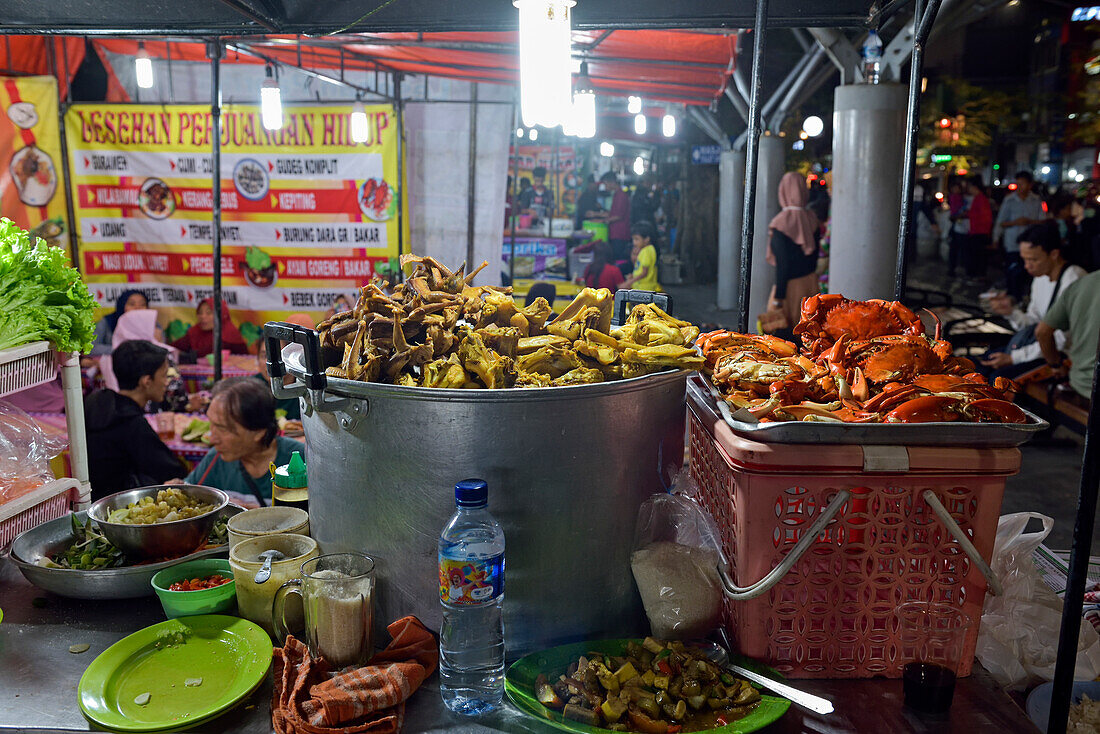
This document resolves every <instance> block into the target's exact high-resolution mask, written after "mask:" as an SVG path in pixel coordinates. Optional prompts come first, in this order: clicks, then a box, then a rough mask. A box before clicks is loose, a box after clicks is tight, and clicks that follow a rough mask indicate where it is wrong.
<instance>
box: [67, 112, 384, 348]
mask: <svg viewBox="0 0 1100 734" xmlns="http://www.w3.org/2000/svg"><path fill="white" fill-rule="evenodd" d="M54 95H55V98H56V92H55V93H54ZM366 112H367V116H368V119H369V121H370V130H369V135H368V139H367V140H366V142H363V143H356V142H354V141H353V140H351V133H350V113H351V107H350V106H303V107H287V108H286V109H285V124H284V125H283V128H282V129H281V130H278V131H267V130H265V129H264V128H263V126H262V125H261V124H260V113H259V108H257V107H252V106H244V105H227V106H225V107H224V108H223V110H222V134H221V137H222V141H221V143H222V153H221V172H222V184H221V197H220V204H221V210H222V226H221V231H220V234H221V243H222V258H221V269H222V283H223V293H224V296H225V300H226V302H227V303H228V304H229V306H230V308H231V309H232V316H233V320H234V322H236V323H239V324H241V326H242V328H241V331H242V333H243V334H244V335H245V337H246V339H248V340H249V341H252V340H254V339H255V338H257V337H258V334H259V325H261V324H263V323H264V322H266V321H269V320H281V319H283V318H285V317H286V316H287V315H288V314H290V313H294V312H297V311H305V312H312V315H313V316H314V317H315V318H316V319H318V320H319V319H320V317H321V316H323V314H324V312H325V311H326V310H327V309H329V308H331V307H332V306H333V302H334V300H335V299H336V298H337V297H339V296H340V295H343V296H344V300H347V301H350V302H352V303H353V302H354V300H355V291H356V290H357V289H358V287H359V286H361V285H363V284H364V283H366V282H368V281H369V280H370V279H371V278H372V277H373V276H375V275H382V276H388V275H391V274H392V272H393V269H394V268H395V267H396V261H395V258H396V256H397V226H398V224H397V186H396V184H397V126H396V119H395V117H394V114H393V108H392V107H390V106H386V105H376V106H371V107H367V109H366ZM55 119H56V117H55ZM65 125H66V134H67V136H68V141H69V147H70V160H69V166H70V170H71V172H72V197H73V204H74V209H75V212H76V222H75V225H74V229H75V231H76V234H77V240H78V244H79V260H80V268H81V270H82V272H83V273H84V276H85V279H86V281H87V282H88V284H89V286H90V288H91V290H92V294H93V295H94V296H95V297H96V300H98V301H99V303H100V306H102V307H104V309H107V308H113V307H114V299H115V298H116V297H117V295H118V293H120V292H121V291H122V290H124V289H127V288H136V289H140V290H142V291H143V292H145V293H146V295H147V297H148V298H149V301H150V303H151V305H153V306H154V307H156V308H158V309H159V310H160V311H161V312H162V317H161V319H160V321H161V323H162V325H164V326H165V327H167V329H166V330H167V332H168V333H167V336H168V337H169V338H170V339H171V338H173V337H175V336H177V334H178V333H179V332H180V330H182V329H184V328H186V326H188V325H190V324H191V323H193V322H194V321H195V307H196V305H197V303H198V301H199V300H201V299H202V298H203V297H205V295H208V294H209V292H210V289H211V286H212V283H211V278H212V274H213V254H212V242H213V235H214V228H213V225H212V223H211V208H212V205H213V202H214V197H213V193H212V182H211V177H212V172H213V159H212V155H211V151H210V145H211V137H212V130H213V126H212V123H211V118H210V110H209V108H208V107H204V106H200V105H166V106H163V107H160V106H158V107H150V106H147V105H123V104H117V105H115V104H94V105H93V104H81V105H73V106H72V107H70V108H69V110H68V112H67V114H66V116H65Z"/></svg>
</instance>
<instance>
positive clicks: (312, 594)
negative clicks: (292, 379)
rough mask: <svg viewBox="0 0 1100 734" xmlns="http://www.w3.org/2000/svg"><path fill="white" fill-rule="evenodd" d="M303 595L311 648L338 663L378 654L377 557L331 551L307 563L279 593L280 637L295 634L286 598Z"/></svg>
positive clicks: (357, 662)
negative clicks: (375, 631) (288, 620)
mask: <svg viewBox="0 0 1100 734" xmlns="http://www.w3.org/2000/svg"><path fill="white" fill-rule="evenodd" d="M289 594H298V595H300V596H301V597H302V607H303V608H304V610H305V624H306V639H307V642H308V645H309V652H310V654H312V655H313V656H314V657H323V658H325V660H327V661H328V662H329V664H331V665H332V667H333V668H346V667H348V666H349V665H350V666H354V667H358V666H361V665H364V664H366V663H367V661H368V660H370V658H371V656H372V655H373V654H374V637H373V633H372V630H373V625H374V606H373V598H374V559H373V558H371V557H370V556H366V555H363V554H362V553H330V554H328V555H324V556H317V557H316V558H311V559H310V560H308V561H306V562H305V563H303V564H302V577H301V578H300V579H291V580H290V581H287V582H286V583H285V584H283V585H282V587H281V588H280V589H279V590H278V591H277V592H275V599H274V600H273V601H272V605H271V616H272V618H273V620H274V621H273V624H274V628H275V636H276V638H277V639H279V640H283V639H285V638H286V636H287V635H288V634H289V630H288V628H287V623H286V620H285V619H284V612H285V606H286V597H287V596H288V595H289Z"/></svg>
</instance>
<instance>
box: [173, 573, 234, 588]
mask: <svg viewBox="0 0 1100 734" xmlns="http://www.w3.org/2000/svg"><path fill="white" fill-rule="evenodd" d="M230 581H231V579H227V578H226V577H225V576H222V575H221V574H220V573H216V574H214V575H213V576H206V577H205V578H201V579H184V580H183V581H177V582H176V583H174V584H172V585H171V586H169V587H168V590H169V591H202V590H203V589H213V588H214V587H215V586H221V585H222V584H228V583H229V582H230Z"/></svg>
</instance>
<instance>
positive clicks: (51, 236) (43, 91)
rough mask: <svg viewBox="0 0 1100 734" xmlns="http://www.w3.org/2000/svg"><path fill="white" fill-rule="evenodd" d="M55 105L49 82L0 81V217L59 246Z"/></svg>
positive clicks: (61, 214)
mask: <svg viewBox="0 0 1100 734" xmlns="http://www.w3.org/2000/svg"><path fill="white" fill-rule="evenodd" d="M0 45H2V44H0ZM57 104H58V98H57V80H56V79H54V78H53V77H52V76H24V77H0V110H2V111H3V113H2V115H0V215H3V216H5V217H7V218H8V219H10V220H12V221H13V222H15V223H16V224H18V225H19V226H20V227H23V228H24V229H27V230H30V231H32V232H34V233H35V234H36V235H38V236H39V237H42V238H44V239H46V240H47V241H49V242H50V244H54V245H63V244H64V234H65V233H66V232H68V225H67V224H66V217H65V187H64V184H63V179H62V176H63V171H62V169H61V166H63V165H64V161H63V160H62V157H61V140H60V134H59V130H58V117H57Z"/></svg>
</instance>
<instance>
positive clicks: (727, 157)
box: [718, 150, 745, 311]
mask: <svg viewBox="0 0 1100 734" xmlns="http://www.w3.org/2000/svg"><path fill="white" fill-rule="evenodd" d="M744 201H745V151H743V150H724V151H722V157H721V159H720V160H719V161H718V309H719V310H721V311H732V310H733V309H735V308H737V281H738V278H739V277H740V267H741V247H740V244H739V242H738V241H739V240H740V239H741V237H740V235H741V214H742V211H741V210H742V208H743V207H742V205H743V203H744Z"/></svg>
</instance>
